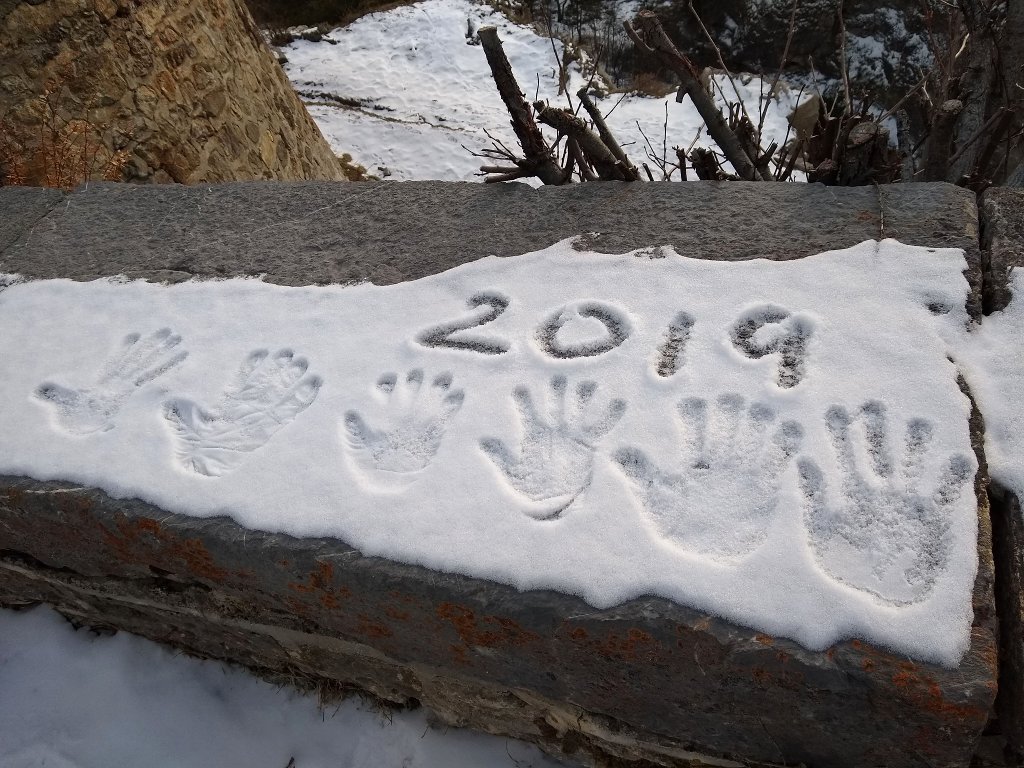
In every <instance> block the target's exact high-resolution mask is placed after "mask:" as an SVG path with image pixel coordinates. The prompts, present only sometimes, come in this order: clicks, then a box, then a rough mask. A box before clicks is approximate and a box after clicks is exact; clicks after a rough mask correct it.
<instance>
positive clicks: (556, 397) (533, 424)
mask: <svg viewBox="0 0 1024 768" xmlns="http://www.w3.org/2000/svg"><path fill="white" fill-rule="evenodd" d="M568 388H569V385H568V382H567V381H566V379H565V377H564V376H555V377H554V378H552V379H551V395H550V398H549V400H550V402H549V407H548V408H547V409H546V410H547V413H546V414H545V415H544V416H542V415H541V414H540V413H538V412H537V409H536V407H535V406H534V403H533V398H532V397H531V396H530V393H529V391H528V390H527V389H526V387H523V386H519V387H516V388H515V389H514V390H513V392H512V399H513V401H514V402H515V405H516V411H517V412H518V414H519V421H520V423H521V425H522V442H521V444H520V448H519V451H518V453H513V452H512V451H511V450H509V448H508V446H506V445H505V443H503V442H502V441H501V440H497V439H495V438H485V439H483V440H481V441H480V447H481V448H482V449H483V451H484V453H486V454H487V456H488V458H489V459H490V460H491V461H492V462H494V465H495V467H497V469H498V470H499V471H500V472H501V474H502V476H504V478H505V479H506V480H507V481H508V482H509V484H510V485H511V486H512V487H513V488H514V489H515V490H516V491H517V492H518V493H519V494H520V495H522V496H524V497H526V498H527V499H528V500H529V502H530V506H529V508H528V509H527V510H526V513H527V514H528V515H530V516H531V517H534V518H536V519H538V520H554V519H555V518H557V517H559V516H560V515H561V514H562V512H563V511H565V509H566V508H567V507H568V506H569V505H570V504H572V503H573V502H574V501H575V500H576V498H577V497H578V496H579V495H580V494H581V493H582V492H583V491H584V489H586V487H587V486H588V485H589V484H590V479H591V475H592V473H593V467H594V452H595V450H596V445H595V443H596V442H597V441H598V440H600V439H601V438H602V437H604V436H605V435H606V434H608V432H610V431H611V429H612V428H613V427H614V426H615V425H616V424H617V423H618V422H619V419H621V418H622V414H623V413H625V410H626V403H625V401H624V400H620V399H617V398H616V399H613V400H611V401H609V403H608V405H607V406H606V407H605V408H603V409H601V410H600V411H599V412H598V413H597V414H590V413H589V412H591V411H592V400H593V397H594V393H595V392H596V391H597V384H596V383H594V382H592V381H582V382H580V383H578V384H577V385H576V387H575V390H574V394H573V397H572V398H571V404H567V403H566V399H567V391H568Z"/></svg>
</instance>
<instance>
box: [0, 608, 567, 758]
mask: <svg viewBox="0 0 1024 768" xmlns="http://www.w3.org/2000/svg"><path fill="white" fill-rule="evenodd" d="M293 758H294V761H295V762H294V764H293V768H502V767H503V766H507V768H557V767H558V766H560V765H562V764H561V763H557V762H555V761H554V760H552V759H551V758H549V757H546V756H545V755H543V754H542V753H541V752H540V751H539V750H537V749H536V748H535V747H532V746H529V745H526V744H522V743H519V742H515V741H512V740H509V739H502V738H497V737H494V736H486V735H483V734H477V733H472V732H469V731H463V730H455V729H451V730H445V731H441V730H437V729H434V728H432V727H430V726H429V725H428V724H427V721H426V716H425V714H424V713H423V712H421V711H416V712H403V713H394V714H389V713H382V712H380V711H378V710H375V709H374V708H372V707H370V706H368V705H365V704H363V703H361V702H360V700H359V699H357V698H355V699H349V700H347V701H345V702H344V703H342V704H340V705H337V706H332V707H329V708H327V709H325V710H320V709H318V708H317V703H316V701H315V700H314V699H312V698H311V697H308V696H302V695H299V694H297V693H295V692H294V691H289V690H287V689H281V688H276V687H275V686H272V685H270V684H268V683H265V682H263V681H261V680H258V679H256V678H254V677H252V676H251V675H249V674H248V673H246V672H244V671H243V670H240V669H236V668H232V667H228V666H226V665H223V664H218V663H215V662H204V661H198V660H196V659H192V658H188V657H185V656H181V655H179V654H175V653H172V652H171V651H169V650H167V649H165V648H162V647H160V646H158V645H156V644H155V643H150V642H147V641H145V640H142V639H140V638H137V637H132V636H131V635H127V634H123V633H122V634H118V635H116V636H114V637H97V636H95V635H93V634H91V633H90V632H88V631H86V630H79V631H77V632H76V631H75V630H74V629H73V628H72V627H71V625H70V624H69V623H68V622H66V621H65V620H64V619H63V618H61V617H60V616H58V615H57V614H55V613H53V612H52V611H50V610H49V609H46V608H37V609H35V610H33V611H26V612H18V613H15V612H13V611H0V766H3V768H286V766H288V765H289V760H291V759H293Z"/></svg>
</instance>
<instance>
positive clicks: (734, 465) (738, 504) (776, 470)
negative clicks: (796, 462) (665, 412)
mask: <svg viewBox="0 0 1024 768" xmlns="http://www.w3.org/2000/svg"><path fill="white" fill-rule="evenodd" d="M709 410H710V411H711V412H710V413H709ZM679 415H680V416H681V418H682V423H683V428H684V430H685V436H686V442H687V448H688V450H687V455H686V456H685V458H684V460H683V461H682V462H680V463H679V465H678V469H673V470H669V471H666V470H663V469H661V468H659V467H658V466H656V465H655V464H654V463H653V462H652V461H651V460H650V459H649V458H648V457H647V456H646V454H644V452H643V451H641V450H640V449H639V448H622V449H620V450H618V451H616V452H615V455H614V459H615V461H616V463H617V464H618V465H619V467H620V468H621V469H622V471H623V472H624V473H625V475H626V477H627V478H629V480H630V481H631V482H632V486H633V491H634V493H635V494H636V496H637V497H638V498H639V500H640V503H641V505H642V507H643V510H644V512H645V513H646V514H647V516H648V518H649V519H650V520H651V522H652V523H653V524H654V527H655V529H656V530H657V531H658V532H659V533H660V534H661V535H662V536H663V537H665V538H666V539H667V540H668V541H669V542H671V543H673V544H675V545H677V546H679V547H681V548H683V549H685V550H687V551H689V552H694V553H697V554H701V555H705V556H707V557H710V558H712V559H716V560H722V561H729V560H735V559H736V558H739V557H742V556H743V555H746V554H748V553H749V552H751V551H753V550H754V549H755V548H756V547H757V546H759V545H760V544H761V543H762V542H763V541H764V539H765V537H766V536H767V532H768V528H769V526H770V525H771V522H772V520H773V519H774V513H775V507H776V506H777V503H778V493H779V483H780V479H781V476H782V475H783V473H784V472H785V470H786V467H787V466H788V465H789V463H790V461H791V460H792V458H793V456H794V455H795V454H796V452H797V451H798V450H799V448H800V443H801V440H802V439H803V429H802V428H801V427H800V425H799V424H797V423H796V422H795V421H784V422H782V423H781V424H779V425H778V426H777V427H776V428H775V429H774V430H772V426H773V424H774V422H775V412H774V411H773V410H772V409H771V408H769V407H768V406H766V405H763V404H761V403H751V404H750V406H749V407H747V403H746V400H744V398H743V397H742V396H740V395H738V394H724V395H721V396H720V397H719V398H718V400H717V401H716V403H715V405H714V407H713V408H711V409H709V408H708V404H707V401H705V400H703V399H701V398H688V399H686V400H683V401H682V402H681V403H679Z"/></svg>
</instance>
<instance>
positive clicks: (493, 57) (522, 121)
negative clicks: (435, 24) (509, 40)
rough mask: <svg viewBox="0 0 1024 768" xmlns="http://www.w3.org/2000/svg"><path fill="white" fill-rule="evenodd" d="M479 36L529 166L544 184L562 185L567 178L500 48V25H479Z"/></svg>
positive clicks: (530, 171) (526, 165) (527, 166)
mask: <svg viewBox="0 0 1024 768" xmlns="http://www.w3.org/2000/svg"><path fill="white" fill-rule="evenodd" d="M477 36H478V37H479V38H480V44H481V47H482V48H483V49H484V55H485V56H486V57H487V65H488V66H489V67H490V68H491V76H492V77H493V78H494V84H495V85H496V86H497V87H498V93H499V95H500V96H501V100H502V101H503V102H504V103H505V108H506V109H507V110H508V113H509V115H510V116H511V118H512V130H513V131H515V134H516V138H517V139H519V144H520V146H521V147H522V148H523V153H524V154H525V155H526V163H525V167H526V169H527V170H528V172H529V173H530V174H532V175H535V176H537V178H539V179H540V180H541V181H542V182H544V183H545V184H562V183H563V182H564V179H565V174H564V171H563V170H562V168H561V167H560V166H559V165H558V163H557V162H555V160H554V158H553V157H552V156H551V150H550V148H549V147H548V145H547V142H546V141H544V136H543V134H541V132H540V128H538V127H537V123H536V122H535V121H534V119H533V113H532V112H531V111H530V105H529V104H528V103H527V102H526V96H525V95H523V92H522V90H521V89H520V88H519V83H518V82H517V81H516V76H515V74H513V72H512V65H511V64H509V62H508V57H507V56H505V51H504V49H503V48H502V47H501V40H499V39H498V30H497V28H496V27H493V26H485V27H480V29H479V30H478V31H477ZM524 175H526V174H524Z"/></svg>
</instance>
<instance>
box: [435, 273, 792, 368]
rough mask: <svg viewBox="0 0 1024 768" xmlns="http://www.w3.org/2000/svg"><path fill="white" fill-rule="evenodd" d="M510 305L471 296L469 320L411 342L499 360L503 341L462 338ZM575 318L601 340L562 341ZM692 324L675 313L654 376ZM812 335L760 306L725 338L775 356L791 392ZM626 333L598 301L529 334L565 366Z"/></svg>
mask: <svg viewBox="0 0 1024 768" xmlns="http://www.w3.org/2000/svg"><path fill="white" fill-rule="evenodd" d="M511 303H512V300H511V299H510V298H508V297H507V296H505V295H503V294H501V293H498V292H495V291H485V292H481V293H477V294H474V295H473V296H471V297H470V298H469V300H468V301H467V307H468V308H469V309H470V310H471V312H470V313H469V314H468V315H466V316H465V317H462V318H458V319H455V320H449V321H446V322H443V323H440V324H438V325H435V326H432V327H430V328H427V329H425V330H423V331H421V332H420V333H418V334H417V335H416V341H417V342H419V343H420V344H422V345H424V346H426V347H433V348H442V349H458V350H463V351H467V352H476V353H479V354H482V355H501V354H504V353H506V352H508V351H509V349H511V344H510V343H509V342H508V341H507V340H506V339H502V338H500V337H497V336H491V335H485V334H483V333H479V332H469V333H466V332H467V331H471V330H472V329H473V328H479V327H482V326H485V325H487V324H489V323H491V322H493V321H495V320H497V319H498V318H499V317H500V316H501V315H502V314H503V313H504V312H505V311H506V310H507V309H508V308H509V305H510V304H511ZM481 309H482V310H483V311H482V312H481V311H479V310H481ZM574 318H592V319H594V320H597V321H598V322H600V323H601V324H602V325H603V326H604V334H603V335H602V336H601V337H599V338H598V339H596V340H591V341H578V342H565V341H563V340H561V339H560V338H559V335H560V331H561V330H562V327H563V326H564V325H565V324H566V323H568V322H569V321H570V320H573V319H574ZM695 322H696V321H695V319H694V317H693V316H692V315H691V314H690V313H688V312H679V313H678V314H677V315H676V316H675V317H674V318H673V319H672V320H671V322H670V323H669V324H668V327H667V329H666V332H665V336H664V340H663V341H662V343H661V344H660V345H659V347H658V350H657V372H658V375H659V376H662V377H668V376H672V375H673V374H674V373H676V372H677V371H678V370H680V368H681V367H682V365H683V361H684V360H685V356H686V346H687V342H688V341H689V338H690V334H691V332H692V330H693V326H694V324H695ZM811 330H812V328H811V323H810V321H809V320H808V319H807V318H805V317H802V316H800V315H795V314H793V313H791V312H790V311H789V310H787V309H784V308H782V307H779V306H776V305H772V304H764V305H761V306H758V307H754V308H752V309H748V310H747V311H745V312H744V313H742V314H741V315H740V316H739V317H738V318H737V319H736V320H735V322H733V323H732V325H731V326H730V328H729V338H730V340H731V341H732V343H733V345H734V346H735V347H736V349H737V350H739V352H741V353H742V354H743V355H745V356H746V357H749V358H751V359H753V360H759V359H761V358H762V357H765V356H766V355H778V360H779V370H778V376H777V382H778V384H779V386H780V387H783V388H790V387H795V386H796V385H797V384H799V383H800V382H801V381H802V380H803V377H804V369H805V361H806V357H807V343H808V341H809V339H810V337H811ZM631 333H632V326H631V324H630V322H629V320H628V319H627V317H626V315H625V313H623V312H622V311H621V310H619V309H616V308H615V307H612V306H610V305H608V304H604V303H602V302H599V301H579V302H574V303H571V304H567V305H565V306H563V307H561V308H560V309H558V310H556V311H555V312H552V313H551V314H549V315H548V316H547V317H545V318H543V319H542V320H541V321H540V324H539V325H538V326H537V329H536V331H535V332H534V340H535V341H536V342H537V344H538V346H539V347H540V348H541V350H543V351H544V353H545V354H548V355H550V356H551V357H555V358H559V359H563V360H565V359H573V358H580V357H596V356H598V355H603V354H605V353H606V352H610V351H611V350H613V349H615V348H616V347H618V346H619V345H620V344H622V343H623V342H624V341H625V340H626V339H628V338H629V336H630V334H631Z"/></svg>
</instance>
